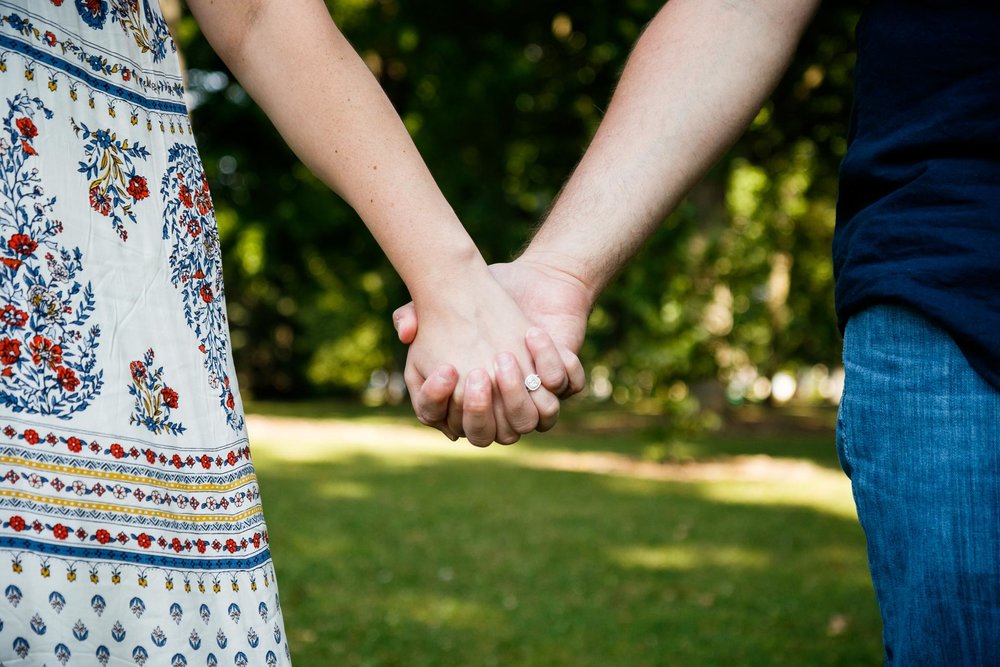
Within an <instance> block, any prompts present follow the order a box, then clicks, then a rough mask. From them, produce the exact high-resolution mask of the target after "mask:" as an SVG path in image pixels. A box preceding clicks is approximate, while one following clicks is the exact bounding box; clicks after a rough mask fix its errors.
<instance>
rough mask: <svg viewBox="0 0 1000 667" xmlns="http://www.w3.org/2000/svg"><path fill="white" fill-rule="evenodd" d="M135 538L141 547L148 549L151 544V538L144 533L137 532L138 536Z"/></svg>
mask: <svg viewBox="0 0 1000 667" xmlns="http://www.w3.org/2000/svg"><path fill="white" fill-rule="evenodd" d="M135 540H136V542H138V543H139V546H140V547H142V548H143V549H148V548H149V547H151V546H152V545H153V538H152V537H151V536H149V535H147V534H146V533H139V536H138V537H136V538H135Z"/></svg>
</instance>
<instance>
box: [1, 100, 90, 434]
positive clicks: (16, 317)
mask: <svg viewBox="0 0 1000 667" xmlns="http://www.w3.org/2000/svg"><path fill="white" fill-rule="evenodd" d="M7 106H8V109H9V112H8V113H7V116H6V117H5V118H4V121H3V130H2V131H0V405H3V406H5V407H7V408H9V409H11V410H13V411H14V412H29V413H36V414H38V413H40V414H48V415H55V416H58V417H60V418H63V419H66V418H69V417H70V415H72V414H73V413H74V412H78V411H81V410H84V409H86V408H87V406H88V405H89V404H90V402H91V401H92V400H93V399H94V398H95V397H96V396H97V395H98V394H99V393H100V390H101V387H102V386H103V384H104V379H103V377H104V371H103V370H98V369H97V353H96V350H97V347H98V343H99V340H98V339H99V338H100V335H101V331H100V328H99V327H97V326H92V327H91V328H90V329H89V330H83V329H82V327H84V325H86V323H87V321H88V320H89V319H90V316H91V314H92V313H93V311H94V308H95V299H94V292H93V289H92V287H91V285H90V283H87V284H86V285H82V284H81V283H80V282H79V281H78V280H77V274H78V273H80V272H81V271H82V270H83V253H82V252H80V249H79V248H73V249H72V250H70V249H68V248H65V247H63V246H60V245H59V244H58V243H57V239H56V237H57V236H58V235H59V234H61V233H62V231H63V225H62V223H61V222H60V221H58V220H55V219H53V217H52V213H53V208H54V206H55V198H54V197H45V192H44V190H43V189H42V186H41V177H40V175H39V173H38V170H37V169H36V168H34V167H33V163H32V160H33V159H34V158H35V156H37V155H38V152H37V150H36V149H35V146H34V140H35V138H36V137H37V136H38V135H39V132H40V130H39V128H38V126H37V125H36V124H35V121H36V120H38V119H39V117H44V118H45V119H49V118H51V117H52V112H51V111H49V110H48V109H46V108H45V106H44V105H43V104H42V101H41V100H40V99H38V98H32V97H30V96H29V95H28V93H27V91H22V92H21V93H20V94H18V95H17V96H15V97H14V98H13V99H10V100H8V102H7Z"/></svg>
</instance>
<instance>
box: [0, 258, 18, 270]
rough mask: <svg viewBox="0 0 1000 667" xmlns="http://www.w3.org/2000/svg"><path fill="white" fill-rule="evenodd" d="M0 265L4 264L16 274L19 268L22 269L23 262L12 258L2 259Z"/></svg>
mask: <svg viewBox="0 0 1000 667" xmlns="http://www.w3.org/2000/svg"><path fill="white" fill-rule="evenodd" d="M0 264H3V265H4V266H6V267H7V268H8V269H11V270H12V271H15V272H16V271H17V270H18V269H19V268H21V264H23V262H22V261H21V260H19V259H13V258H11V257H0Z"/></svg>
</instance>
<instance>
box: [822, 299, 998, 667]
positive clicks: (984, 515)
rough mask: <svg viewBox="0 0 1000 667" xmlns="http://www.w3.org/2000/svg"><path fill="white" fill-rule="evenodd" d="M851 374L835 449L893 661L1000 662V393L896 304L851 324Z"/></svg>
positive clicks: (965, 666) (944, 337)
mask: <svg viewBox="0 0 1000 667" xmlns="http://www.w3.org/2000/svg"><path fill="white" fill-rule="evenodd" d="M997 339H998V342H1000V331H998V332H997ZM844 365H845V368H846V372H847V379H846V384H845V388H844V397H843V400H842V401H841V406H840V415H839V419H838V425H837V426H838V433H837V448H838V453H839V455H840V461H841V464H842V465H843V468H844V471H845V472H846V473H847V475H848V477H850V478H851V485H852V488H853V490H854V499H855V502H856V503H857V508H858V517H859V519H860V520H861V526H862V527H863V528H864V531H865V536H866V538H867V540H868V559H869V564H870V566H871V573H872V581H873V583H874V585H875V595H876V597H877V599H878V604H879V608H880V610H881V613H882V621H883V638H884V641H885V659H886V664H889V665H902V666H905V667H909V666H911V665H934V666H935V667H940V666H941V665H961V666H962V667H975V666H980V665H981V666H983V667H986V666H989V667H996V666H997V665H1000V392H998V391H997V390H996V389H994V388H993V387H992V386H990V385H989V384H987V383H986V382H985V381H984V380H983V379H982V378H981V377H980V376H979V375H978V374H976V372H975V371H974V370H973V369H972V368H971V367H970V366H969V364H968V362H967V361H966V360H965V357H964V356H962V353H961V351H960V350H959V349H958V347H957V346H956V345H955V343H954V342H953V341H952V339H951V338H950V337H949V335H948V334H947V333H946V332H944V331H943V330H942V329H940V328H939V327H938V326H936V325H935V324H933V323H931V322H930V321H928V320H926V319H924V318H923V317H921V316H920V315H917V314H916V313H914V312H913V311H911V310H908V309H905V308H902V307H897V306H877V307H873V308H870V309H868V310H865V311H864V312H862V313H859V314H858V315H855V316H854V317H852V318H851V320H850V321H849V323H848V325H847V331H846V333H845V335H844Z"/></svg>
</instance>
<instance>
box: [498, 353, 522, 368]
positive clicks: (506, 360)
mask: <svg viewBox="0 0 1000 667" xmlns="http://www.w3.org/2000/svg"><path fill="white" fill-rule="evenodd" d="M516 363H517V360H516V359H514V355H513V354H511V353H510V352H504V353H502V354H501V355H500V356H499V357H497V366H499V367H500V368H502V369H504V370H505V371H506V370H510V369H511V368H514V364H516Z"/></svg>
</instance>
